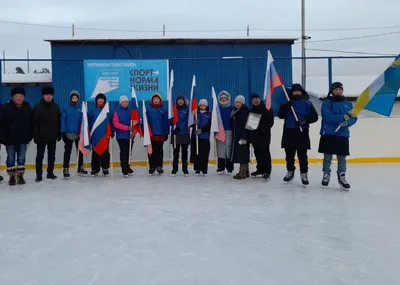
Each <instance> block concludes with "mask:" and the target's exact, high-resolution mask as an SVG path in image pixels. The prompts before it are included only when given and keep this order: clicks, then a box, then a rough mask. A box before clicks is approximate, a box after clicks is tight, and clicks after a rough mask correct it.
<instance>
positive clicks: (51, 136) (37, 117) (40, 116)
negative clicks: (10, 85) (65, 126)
mask: <svg viewBox="0 0 400 285" xmlns="http://www.w3.org/2000/svg"><path fill="white" fill-rule="evenodd" d="M60 118H61V111H60V107H59V106H58V105H57V104H56V103H54V101H51V102H46V101H44V100H43V99H42V100H41V101H40V103H39V104H36V105H35V107H34V108H33V135H34V139H35V142H54V141H56V140H60V138H61V133H60Z"/></svg>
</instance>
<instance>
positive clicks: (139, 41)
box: [45, 37, 297, 45]
mask: <svg viewBox="0 0 400 285" xmlns="http://www.w3.org/2000/svg"><path fill="white" fill-rule="evenodd" d="M296 40H297V39H295V38H253V37H243V38H240V37H239V38H166V37H165V38H75V37H74V38H59V39H45V41H46V42H50V43H60V44H83V43H87V44H104V43H105V42H109V43H114V42H118V43H125V44H126V43H130V44H143V45H146V44H147V45H152V44H174V45H179V44H181V45H188V44H293V43H294V41H296Z"/></svg>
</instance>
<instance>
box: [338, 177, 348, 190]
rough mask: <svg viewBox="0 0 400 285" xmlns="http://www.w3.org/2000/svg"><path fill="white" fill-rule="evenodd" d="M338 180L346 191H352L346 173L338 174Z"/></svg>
mask: <svg viewBox="0 0 400 285" xmlns="http://www.w3.org/2000/svg"><path fill="white" fill-rule="evenodd" d="M338 182H339V185H340V188H342V189H343V190H344V191H350V184H349V183H348V182H347V181H346V173H344V172H342V173H339V174H338Z"/></svg>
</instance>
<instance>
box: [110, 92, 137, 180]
mask: <svg viewBox="0 0 400 285" xmlns="http://www.w3.org/2000/svg"><path fill="white" fill-rule="evenodd" d="M119 104H120V105H119V108H118V109H117V110H116V111H115V112H114V114H113V119H112V122H113V127H114V129H115V134H116V136H117V142H118V145H119V158H120V162H121V170H122V175H124V177H125V178H127V177H128V176H130V175H133V170H132V168H131V167H130V157H129V153H130V151H129V145H130V144H131V140H132V145H131V147H132V146H133V139H134V137H135V133H134V131H133V126H131V110H130V109H129V99H128V97H127V96H125V95H123V96H121V97H119Z"/></svg>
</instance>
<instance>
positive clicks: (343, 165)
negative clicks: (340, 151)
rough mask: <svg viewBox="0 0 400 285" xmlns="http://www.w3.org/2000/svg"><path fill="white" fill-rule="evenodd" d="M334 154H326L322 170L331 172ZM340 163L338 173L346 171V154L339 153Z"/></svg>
mask: <svg viewBox="0 0 400 285" xmlns="http://www.w3.org/2000/svg"><path fill="white" fill-rule="evenodd" d="M332 157H333V155H332V154H327V153H325V154H324V163H323V165H322V171H323V172H325V173H328V174H331V164H332ZM337 160H338V165H337V173H338V174H339V173H342V172H343V173H346V157H345V156H344V155H337Z"/></svg>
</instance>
